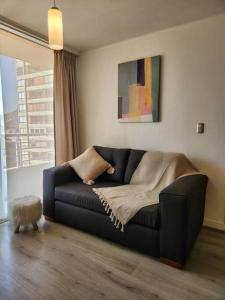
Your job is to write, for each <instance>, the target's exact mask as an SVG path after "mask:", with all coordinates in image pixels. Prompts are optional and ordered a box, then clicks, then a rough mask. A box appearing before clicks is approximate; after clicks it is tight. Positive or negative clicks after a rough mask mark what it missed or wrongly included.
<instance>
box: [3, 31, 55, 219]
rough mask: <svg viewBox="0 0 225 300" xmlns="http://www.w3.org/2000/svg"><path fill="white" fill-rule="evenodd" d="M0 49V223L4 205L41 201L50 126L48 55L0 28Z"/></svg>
mask: <svg viewBox="0 0 225 300" xmlns="http://www.w3.org/2000/svg"><path fill="white" fill-rule="evenodd" d="M0 45H1V54H0V134H1V138H0V155H1V157H0V173H1V174H0V219H2V218H4V217H6V216H7V206H8V205H7V201H8V200H9V201H12V200H13V199H15V198H17V197H20V196H24V195H29V194H35V195H37V196H39V197H42V188H41V187H42V171H43V169H46V168H48V167H52V166H53V165H54V125H53V97H52V95H53V92H52V90H53V52H52V51H51V50H50V49H48V48H45V47H42V46H40V45H37V44H35V43H33V42H30V41H27V40H24V39H23V38H20V37H18V36H16V35H14V34H10V33H7V32H4V31H2V30H1V29H0ZM18 49H19V50H20V51H18ZM31 174H32V175H31Z"/></svg>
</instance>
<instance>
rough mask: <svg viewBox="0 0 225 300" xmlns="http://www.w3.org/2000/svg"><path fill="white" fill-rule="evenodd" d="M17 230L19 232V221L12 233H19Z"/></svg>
mask: <svg viewBox="0 0 225 300" xmlns="http://www.w3.org/2000/svg"><path fill="white" fill-rule="evenodd" d="M19 232H20V223H18V224H17V225H16V226H15V228H14V233H19Z"/></svg>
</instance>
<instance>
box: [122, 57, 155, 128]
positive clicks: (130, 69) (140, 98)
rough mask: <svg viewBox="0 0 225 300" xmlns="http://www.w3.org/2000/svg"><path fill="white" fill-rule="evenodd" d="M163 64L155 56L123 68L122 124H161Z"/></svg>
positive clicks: (125, 64)
mask: <svg viewBox="0 0 225 300" xmlns="http://www.w3.org/2000/svg"><path fill="white" fill-rule="evenodd" d="M160 63H161V56H153V57H147V58H143V59H138V60H134V61H130V62H126V63H122V64H119V67H118V119H119V121H120V122H159V96H160Z"/></svg>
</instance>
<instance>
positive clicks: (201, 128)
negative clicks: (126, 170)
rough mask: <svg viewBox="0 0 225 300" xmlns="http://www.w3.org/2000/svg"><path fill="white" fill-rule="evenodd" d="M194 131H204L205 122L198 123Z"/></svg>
mask: <svg viewBox="0 0 225 300" xmlns="http://www.w3.org/2000/svg"><path fill="white" fill-rule="evenodd" d="M196 131H197V133H204V131H205V124H204V123H198V124H197V130H196Z"/></svg>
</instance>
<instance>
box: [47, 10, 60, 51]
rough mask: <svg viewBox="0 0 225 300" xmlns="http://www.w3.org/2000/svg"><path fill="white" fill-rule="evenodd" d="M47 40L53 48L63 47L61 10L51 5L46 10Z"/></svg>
mask: <svg viewBox="0 0 225 300" xmlns="http://www.w3.org/2000/svg"><path fill="white" fill-rule="evenodd" d="M48 42H49V47H50V48H51V49H53V50H61V49H63V20H62V13H61V11H60V10H59V9H58V8H56V7H52V8H50V9H49V10H48Z"/></svg>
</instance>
